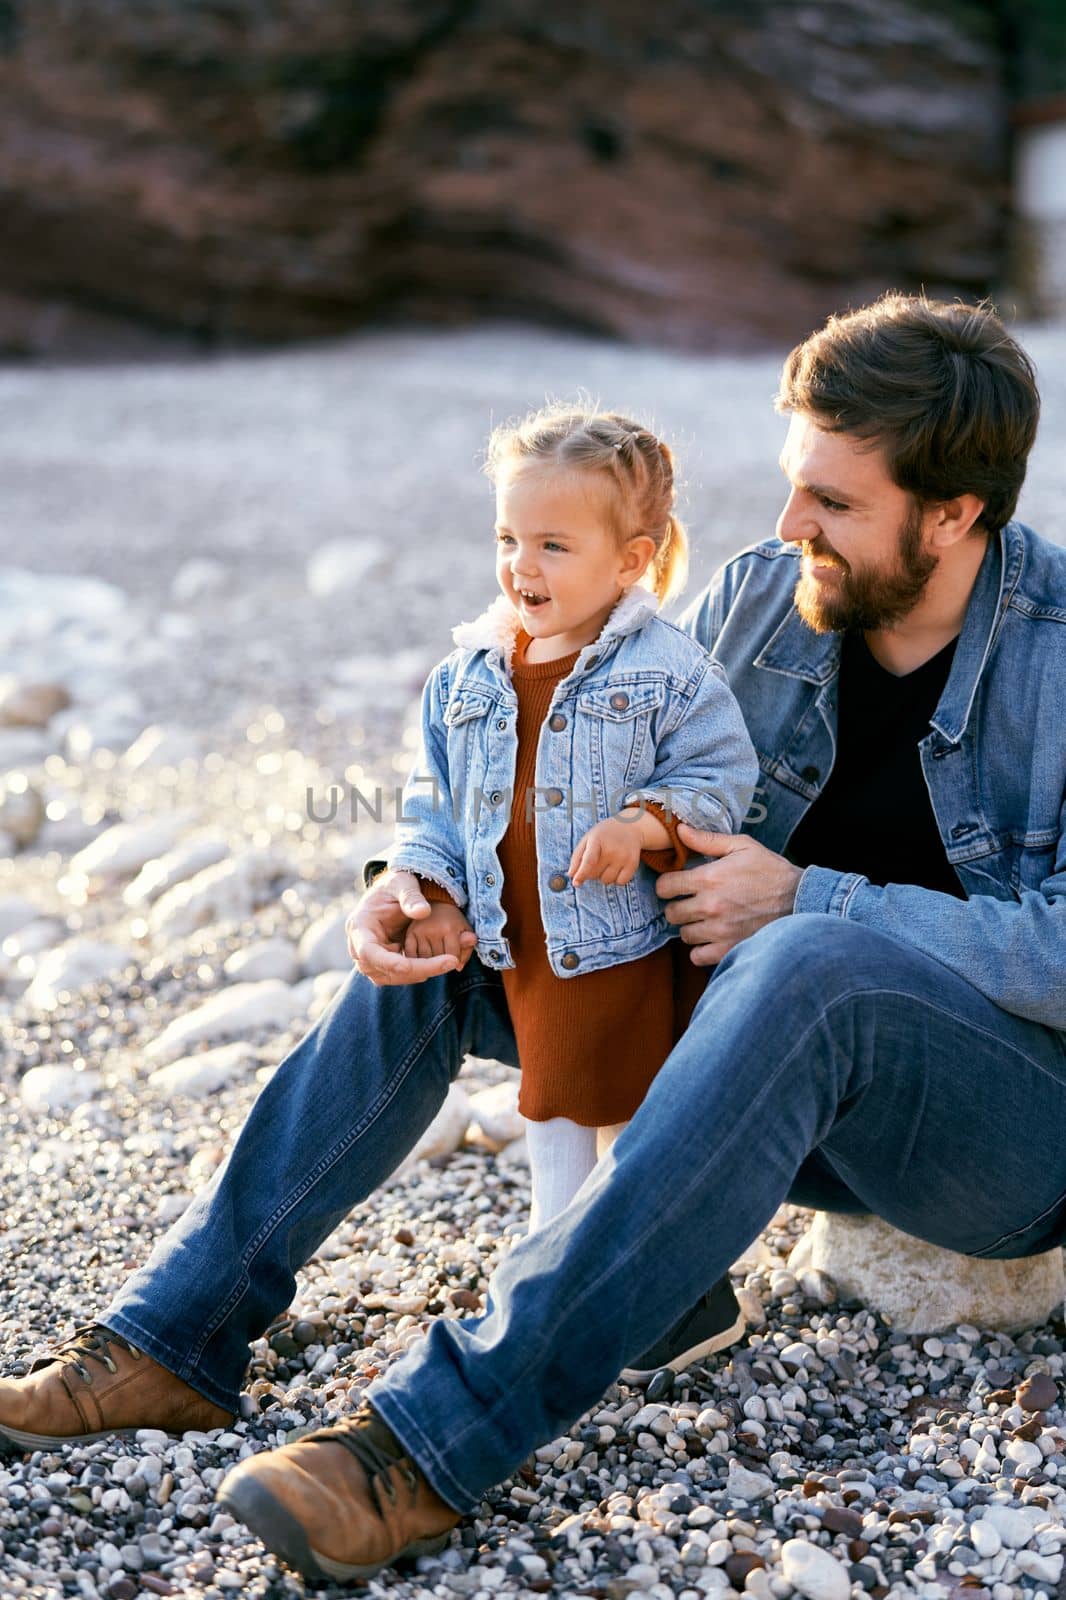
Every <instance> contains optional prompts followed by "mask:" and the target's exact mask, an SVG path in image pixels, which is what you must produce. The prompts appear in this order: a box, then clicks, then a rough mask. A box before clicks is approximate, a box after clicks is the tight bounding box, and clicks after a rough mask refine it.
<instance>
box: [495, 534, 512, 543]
mask: <svg viewBox="0 0 1066 1600" xmlns="http://www.w3.org/2000/svg"><path fill="white" fill-rule="evenodd" d="M496 543H497V544H514V540H513V539H512V537H511V535H510V534H509V533H498V534H497V535H496Z"/></svg>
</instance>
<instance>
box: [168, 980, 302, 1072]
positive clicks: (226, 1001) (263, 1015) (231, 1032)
mask: <svg viewBox="0 0 1066 1600" xmlns="http://www.w3.org/2000/svg"><path fill="white" fill-rule="evenodd" d="M297 1014H298V1007H297V1004H296V1001H295V998H294V995H293V991H292V990H291V989H290V988H289V985H288V984H287V983H281V982H279V981H278V979H276V978H268V979H266V980H264V981H263V982H262V983H236V984H233V985H231V987H229V988H228V989H223V990H222V991H221V993H219V994H216V995H212V996H211V998H210V999H209V1000H205V1001H203V1003H202V1004H201V1005H198V1006H196V1007H194V1009H193V1010H192V1011H186V1012H185V1013H184V1014H183V1015H182V1016H180V1017H176V1018H175V1019H174V1021H173V1022H172V1023H170V1024H169V1026H168V1027H166V1028H164V1029H163V1031H162V1033H161V1034H159V1035H158V1036H157V1037H156V1038H155V1039H152V1040H151V1041H150V1043H149V1044H148V1045H147V1046H146V1047H145V1050H144V1056H145V1059H146V1060H148V1061H153V1062H167V1061H176V1060H177V1059H178V1058H179V1056H181V1055H182V1054H183V1053H184V1052H185V1051H187V1050H188V1048H189V1046H190V1045H193V1044H196V1043H197V1042H198V1041H199V1040H201V1039H232V1038H233V1037H234V1036H235V1035H240V1034H244V1033H251V1032H252V1031H253V1030H255V1029H259V1028H272V1029H280V1028H287V1027H288V1026H289V1024H290V1023H291V1022H292V1021H293V1019H294V1017H295V1016H296V1015H297Z"/></svg>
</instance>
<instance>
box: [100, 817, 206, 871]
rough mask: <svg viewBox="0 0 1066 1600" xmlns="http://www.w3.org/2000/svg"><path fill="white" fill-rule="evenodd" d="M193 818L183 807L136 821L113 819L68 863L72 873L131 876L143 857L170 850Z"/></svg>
mask: <svg viewBox="0 0 1066 1600" xmlns="http://www.w3.org/2000/svg"><path fill="white" fill-rule="evenodd" d="M192 821H193V813H192V812H190V811H187V810H186V811H169V812H167V813H166V814H165V815H164V816H161V817H143V818H139V819H138V820H137V821H135V822H116V823H115V825H114V827H112V828H108V829H107V830H106V831H105V832H104V833H101V834H100V835H99V836H98V837H97V838H95V839H94V840H93V842H92V844H89V845H86V847H85V849H84V850H79V851H78V853H77V855H76V856H74V858H73V859H72V861H71V863H70V874H71V877H73V878H87V879H89V880H90V881H95V880H101V881H104V882H106V881H110V880H112V879H115V878H127V877H132V875H133V874H134V873H135V872H139V871H140V870H141V868H142V867H143V866H144V864H145V862H146V861H152V860H154V858H155V857H156V856H161V855H163V854H164V852H165V851H167V850H170V849H171V848H172V847H173V846H174V845H175V844H176V843H177V841H178V839H180V837H181V835H182V834H183V833H184V832H186V830H187V829H188V827H189V825H190V823H191V822H192Z"/></svg>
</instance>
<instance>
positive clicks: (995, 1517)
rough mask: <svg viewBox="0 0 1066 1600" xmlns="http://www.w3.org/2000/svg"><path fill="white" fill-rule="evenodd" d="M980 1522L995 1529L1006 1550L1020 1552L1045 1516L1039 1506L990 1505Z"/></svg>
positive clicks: (986, 1507)
mask: <svg viewBox="0 0 1066 1600" xmlns="http://www.w3.org/2000/svg"><path fill="white" fill-rule="evenodd" d="M981 1520H982V1522H987V1523H989V1524H990V1525H991V1526H992V1527H993V1528H995V1530H996V1532H997V1533H998V1534H999V1536H1000V1538H1001V1539H1002V1540H1003V1543H1004V1544H1005V1545H1006V1546H1007V1549H1008V1550H1021V1549H1022V1548H1023V1547H1024V1546H1025V1545H1027V1544H1028V1543H1029V1540H1030V1539H1031V1538H1032V1537H1033V1534H1034V1533H1035V1531H1036V1529H1037V1528H1038V1527H1039V1525H1040V1523H1041V1522H1045V1521H1046V1520H1047V1516H1046V1513H1045V1512H1044V1511H1042V1510H1041V1509H1040V1507H1039V1506H999V1505H991V1506H985V1514H984V1516H983V1517H982V1519H981Z"/></svg>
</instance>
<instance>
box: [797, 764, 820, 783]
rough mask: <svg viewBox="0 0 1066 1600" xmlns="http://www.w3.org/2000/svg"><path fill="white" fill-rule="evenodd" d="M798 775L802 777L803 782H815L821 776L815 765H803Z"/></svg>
mask: <svg viewBox="0 0 1066 1600" xmlns="http://www.w3.org/2000/svg"><path fill="white" fill-rule="evenodd" d="M800 777H801V778H802V779H803V781H804V783H817V782H818V779H819V778H820V777H821V773H820V772H819V771H818V768H817V767H804V769H803V771H802V772H801V773H800Z"/></svg>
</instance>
